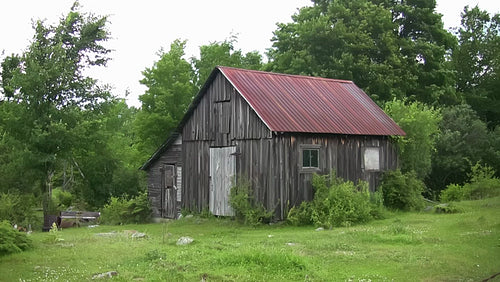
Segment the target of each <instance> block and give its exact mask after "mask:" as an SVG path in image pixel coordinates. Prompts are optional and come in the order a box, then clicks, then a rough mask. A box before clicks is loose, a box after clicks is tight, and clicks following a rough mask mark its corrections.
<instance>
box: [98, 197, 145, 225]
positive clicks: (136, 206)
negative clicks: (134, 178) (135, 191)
mask: <svg viewBox="0 0 500 282" xmlns="http://www.w3.org/2000/svg"><path fill="white" fill-rule="evenodd" d="M150 218H151V207H150V203H149V199H148V194H147V193H146V192H141V193H139V195H137V196H136V197H134V198H131V199H127V198H125V197H121V198H117V197H111V199H110V202H109V203H108V204H106V205H105V206H104V208H102V211H101V222H102V223H104V224H110V225H117V224H129V223H145V222H148V221H149V220H150Z"/></svg>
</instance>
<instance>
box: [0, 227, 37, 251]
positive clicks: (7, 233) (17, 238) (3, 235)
mask: <svg viewBox="0 0 500 282" xmlns="http://www.w3.org/2000/svg"><path fill="white" fill-rule="evenodd" d="M31 247H32V243H31V239H30V238H28V236H26V234H25V233H23V232H19V231H17V230H15V229H14V228H12V226H11V225H10V223H9V222H8V221H5V220H4V221H0V256H4V255H8V254H12V253H19V252H22V251H25V250H27V249H30V248H31Z"/></svg>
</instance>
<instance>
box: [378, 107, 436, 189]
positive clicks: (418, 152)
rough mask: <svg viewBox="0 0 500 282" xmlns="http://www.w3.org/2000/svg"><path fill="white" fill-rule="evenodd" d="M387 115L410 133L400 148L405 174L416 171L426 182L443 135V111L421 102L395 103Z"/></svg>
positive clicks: (388, 108)
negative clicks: (432, 159)
mask: <svg viewBox="0 0 500 282" xmlns="http://www.w3.org/2000/svg"><path fill="white" fill-rule="evenodd" d="M384 110H385V112H386V113H387V114H388V115H389V116H390V117H391V118H392V119H393V120H394V121H395V122H396V123H397V124H398V125H399V126H401V128H402V129H403V130H404V131H405V132H406V136H405V137H404V138H399V139H396V140H397V144H398V147H399V151H400V152H399V153H400V158H401V170H402V171H404V172H409V171H415V173H416V174H417V176H418V177H419V178H420V179H421V180H423V179H425V177H427V175H428V174H429V173H430V172H431V165H432V164H431V157H432V153H433V151H434V150H435V143H436V136H437V134H438V133H439V122H440V121H441V114H440V112H439V110H436V109H434V108H433V107H429V106H427V105H425V104H422V103H420V102H411V103H405V102H404V101H399V100H394V101H390V102H387V103H386V104H385V109H384Z"/></svg>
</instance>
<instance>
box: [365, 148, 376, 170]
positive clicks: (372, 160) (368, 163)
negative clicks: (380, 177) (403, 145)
mask: <svg viewBox="0 0 500 282" xmlns="http://www.w3.org/2000/svg"><path fill="white" fill-rule="evenodd" d="M364 158H365V169H366V170H375V171H378V170H380V153H379V148H376V147H373V148H366V149H365V155H364Z"/></svg>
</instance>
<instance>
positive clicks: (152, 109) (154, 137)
mask: <svg viewBox="0 0 500 282" xmlns="http://www.w3.org/2000/svg"><path fill="white" fill-rule="evenodd" d="M185 47H186V41H181V40H178V39H177V40H175V41H174V42H173V43H172V44H171V45H170V50H169V51H168V52H164V51H163V50H160V52H159V54H158V56H159V57H160V59H159V60H158V61H157V62H155V63H154V65H153V66H152V67H151V68H146V70H144V71H143V72H142V74H143V76H144V78H143V79H142V80H141V84H143V85H145V86H146V87H147V90H146V92H145V93H144V94H142V95H141V96H139V100H140V101H141V104H142V106H141V110H140V111H139V112H138V113H137V117H136V119H135V121H134V128H135V131H136V132H137V137H138V141H139V143H138V145H139V150H140V151H141V152H142V153H143V155H145V156H148V155H150V154H151V153H152V152H154V150H156V148H158V146H160V145H161V144H162V143H163V142H164V141H165V140H166V139H167V137H168V134H169V133H170V132H171V131H172V130H173V129H175V128H176V127H177V125H178V124H179V122H180V121H181V119H182V117H183V116H184V113H185V112H186V109H187V107H188V105H189V103H191V100H192V98H193V96H194V95H195V94H196V91H197V90H198V89H197V87H196V86H195V85H194V82H193V80H194V71H193V69H192V67H191V64H190V63H189V62H188V61H186V60H185V59H184V58H183V56H184V55H185V53H184V48H185Z"/></svg>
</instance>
